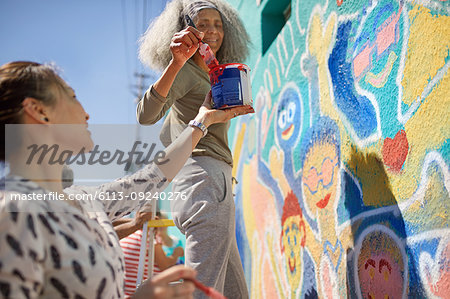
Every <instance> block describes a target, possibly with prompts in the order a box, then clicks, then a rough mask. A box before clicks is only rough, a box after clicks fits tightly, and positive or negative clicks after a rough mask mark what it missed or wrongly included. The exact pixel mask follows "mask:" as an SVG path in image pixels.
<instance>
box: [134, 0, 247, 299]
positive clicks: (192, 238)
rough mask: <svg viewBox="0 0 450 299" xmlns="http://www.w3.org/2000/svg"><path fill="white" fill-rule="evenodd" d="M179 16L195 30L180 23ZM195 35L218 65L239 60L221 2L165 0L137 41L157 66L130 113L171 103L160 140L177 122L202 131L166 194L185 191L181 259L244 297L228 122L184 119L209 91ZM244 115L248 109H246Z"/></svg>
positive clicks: (145, 117) (236, 24) (232, 21)
mask: <svg viewBox="0 0 450 299" xmlns="http://www.w3.org/2000/svg"><path fill="white" fill-rule="evenodd" d="M186 16H189V17H190V18H191V19H192V20H193V22H194V24H195V27H196V28H193V27H190V26H188V24H187V23H186ZM200 40H202V41H203V42H205V43H207V44H208V45H209V46H210V47H211V49H212V51H213V53H214V54H215V56H216V57H217V59H218V61H219V62H220V63H222V64H223V63H232V62H243V61H244V60H245V58H246V56H247V53H248V45H249V36H248V34H247V32H246V30H245V28H244V27H243V24H242V21H241V20H240V19H239V16H238V13H237V12H236V10H234V9H233V8H232V7H231V6H230V5H229V4H227V3H226V2H225V1H223V0H208V1H204V0H194V1H192V0H191V1H187V0H173V1H171V2H170V3H168V4H167V6H166V8H165V10H164V11H163V13H162V14H161V15H160V16H159V17H158V18H157V19H156V20H155V21H154V22H153V23H152V24H151V25H150V26H149V29H148V30H147V32H146V33H145V34H144V36H143V37H142V38H141V40H140V42H141V44H140V53H139V56H140V59H141V61H142V62H144V63H146V64H147V65H149V66H150V67H151V68H156V69H164V71H163V73H162V75H161V77H160V78H159V79H158V80H157V81H156V82H155V83H154V84H153V85H152V86H150V88H149V89H148V90H147V92H146V93H145V95H144V97H143V98H142V99H141V101H140V102H139V104H138V107H137V118H138V121H139V123H141V124H144V125H149V124H154V123H156V122H157V121H158V120H160V119H161V118H162V117H163V116H164V115H165V113H166V112H167V111H168V110H169V109H170V108H172V109H171V110H170V111H169V113H168V115H167V117H166V119H165V121H164V124H163V128H162V136H161V138H162V139H163V142H171V141H173V140H174V139H175V138H176V137H177V136H178V134H179V133H180V132H181V131H182V128H183V125H184V126H185V125H187V124H189V125H190V126H193V127H196V128H199V129H200V130H202V131H203V133H204V137H203V138H202V139H201V141H200V142H199V143H198V145H197V147H196V148H195V150H194V152H193V154H192V157H191V158H190V159H189V160H188V161H187V162H186V164H185V166H184V168H183V170H182V171H181V173H179V175H178V176H177V178H176V179H175V180H174V182H173V191H174V192H182V193H184V194H185V195H186V196H187V200H185V201H181V200H180V201H174V203H173V205H172V212H173V218H174V221H175V224H176V225H177V227H178V228H179V229H180V231H181V232H182V233H184V234H185V235H186V256H185V259H186V264H187V265H188V266H190V267H193V268H194V269H196V270H197V273H198V279H199V280H200V281H201V282H203V283H204V284H206V285H208V286H212V287H214V288H215V289H217V290H218V291H220V292H224V294H225V296H227V297H228V298H247V297H248V290H247V287H246V283H245V278H244V271H243V268H242V264H241V261H240V258H239V252H238V249H237V243H236V236H235V206H234V200H233V194H232V176H231V170H232V165H233V158H232V154H231V151H230V148H229V147H228V133H227V131H228V128H229V122H227V123H223V124H215V125H212V126H210V127H209V128H208V130H206V129H205V128H203V126H202V124H198V123H195V122H189V120H191V119H193V116H195V115H196V114H197V112H198V109H199V107H200V106H201V104H202V103H203V100H204V98H205V95H206V94H208V92H209V91H210V89H211V83H210V81H209V76H208V72H209V68H208V66H207V65H206V63H205V62H204V61H203V60H202V57H201V55H200V54H199V53H198V51H197V50H198V46H199V41H200ZM246 112H254V111H253V108H251V107H248V110H246ZM235 116H236V115H235ZM201 296H202V294H200V293H196V294H195V297H196V298H200V297H201Z"/></svg>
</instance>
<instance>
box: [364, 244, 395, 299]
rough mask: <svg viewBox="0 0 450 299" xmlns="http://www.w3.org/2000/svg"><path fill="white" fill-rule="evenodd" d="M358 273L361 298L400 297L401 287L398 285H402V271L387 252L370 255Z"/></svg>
mask: <svg viewBox="0 0 450 299" xmlns="http://www.w3.org/2000/svg"><path fill="white" fill-rule="evenodd" d="M361 265H362V264H361ZM358 273H359V280H360V286H361V294H362V297H363V298H368V299H378V298H379V299H387V298H402V290H403V288H402V287H399V286H402V285H403V277H402V273H401V270H400V267H399V265H398V264H397V263H396V262H395V261H394V260H393V259H392V258H391V256H390V255H389V252H385V253H382V254H380V255H372V256H370V258H368V259H366V260H365V262H364V264H363V265H362V266H361V267H360V268H359V269H358ZM399 282H401V284H399Z"/></svg>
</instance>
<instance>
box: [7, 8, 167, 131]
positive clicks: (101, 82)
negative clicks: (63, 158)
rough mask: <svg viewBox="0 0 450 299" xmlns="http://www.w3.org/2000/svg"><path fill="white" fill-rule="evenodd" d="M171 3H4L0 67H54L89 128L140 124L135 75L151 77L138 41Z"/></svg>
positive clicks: (149, 80) (148, 82)
mask: <svg viewBox="0 0 450 299" xmlns="http://www.w3.org/2000/svg"><path fill="white" fill-rule="evenodd" d="M165 3H166V0H96V1H87V0H77V1H68V0H65V1H62V0H0V40H1V46H0V64H4V63H6V62H9V61H13V60H32V61H36V62H41V63H43V62H44V63H47V62H54V63H55V64H56V65H57V66H58V67H60V68H61V70H62V72H61V75H62V77H63V78H64V79H65V80H66V81H67V82H68V83H69V84H70V85H71V86H72V87H73V88H74V89H75V92H76V94H77V97H78V99H79V100H80V102H81V103H82V104H83V106H84V108H85V109H86V111H87V112H88V113H89V114H90V116H91V119H90V121H89V123H91V124H134V123H136V118H135V106H136V104H135V102H134V100H135V98H136V96H135V94H134V92H136V91H137V89H136V88H135V87H132V86H131V85H134V84H136V83H137V79H136V77H135V76H134V73H135V72H143V71H144V72H145V73H147V74H150V73H151V71H150V70H149V69H148V68H147V67H143V66H142V65H141V64H140V63H139V61H138V59H137V39H138V37H139V36H140V35H141V34H142V33H143V32H144V30H145V29H144V28H146V27H147V25H148V24H149V23H150V21H151V19H152V18H153V17H155V16H157V15H159V14H160V13H161V11H162V10H163V8H164V6H165ZM144 8H145V9H144ZM144 11H145V12H144ZM124 12H125V13H124ZM144 18H145V20H146V22H145V24H144ZM150 83H152V82H151V79H147V82H146V87H145V89H146V88H147V87H148V85H149V84H150Z"/></svg>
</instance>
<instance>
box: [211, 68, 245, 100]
mask: <svg viewBox="0 0 450 299" xmlns="http://www.w3.org/2000/svg"><path fill="white" fill-rule="evenodd" d="M209 79H210V81H211V93H212V107H213V108H215V109H224V108H229V107H235V106H242V105H250V106H252V105H253V99H252V87H251V82H250V68H249V67H248V66H246V65H245V64H242V63H228V64H220V65H218V66H216V67H215V68H213V69H212V70H210V71H209Z"/></svg>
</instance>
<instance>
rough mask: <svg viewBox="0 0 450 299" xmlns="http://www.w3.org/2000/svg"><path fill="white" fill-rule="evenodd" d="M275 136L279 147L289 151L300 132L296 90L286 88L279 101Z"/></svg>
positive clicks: (298, 99) (298, 96) (299, 110)
mask: <svg viewBox="0 0 450 299" xmlns="http://www.w3.org/2000/svg"><path fill="white" fill-rule="evenodd" d="M276 124H277V125H276V136H277V138H278V142H279V144H280V146H281V147H282V148H283V149H284V150H285V151H286V150H290V149H291V148H292V147H293V145H294V142H295V140H296V139H297V137H298V134H299V132H300V125H301V107H300V95H299V94H298V92H297V90H296V89H294V88H292V87H288V88H286V89H285V90H284V91H283V92H282V94H281V96H280V100H279V104H278V108H277V123H276Z"/></svg>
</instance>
